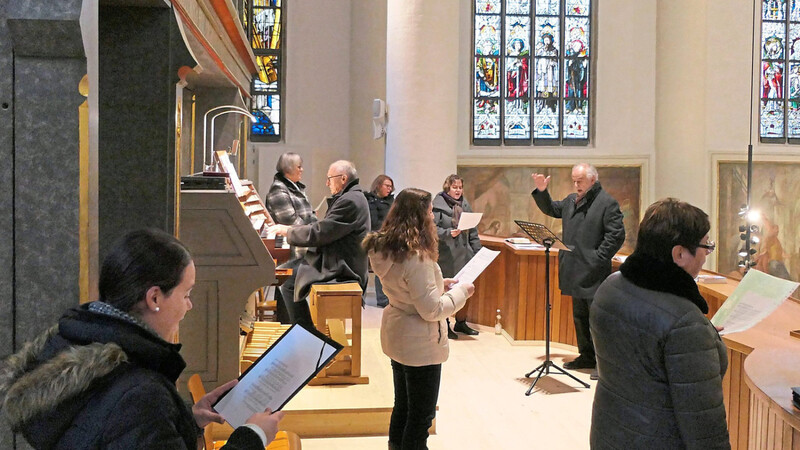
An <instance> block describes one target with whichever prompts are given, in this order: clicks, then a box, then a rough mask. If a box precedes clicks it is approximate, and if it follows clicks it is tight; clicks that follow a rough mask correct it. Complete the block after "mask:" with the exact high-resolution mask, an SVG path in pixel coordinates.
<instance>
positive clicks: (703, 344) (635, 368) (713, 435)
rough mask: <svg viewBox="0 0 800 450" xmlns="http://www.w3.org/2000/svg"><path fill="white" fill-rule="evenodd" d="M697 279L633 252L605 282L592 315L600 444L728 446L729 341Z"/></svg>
mask: <svg viewBox="0 0 800 450" xmlns="http://www.w3.org/2000/svg"><path fill="white" fill-rule="evenodd" d="M706 312H708V306H707V304H706V302H705V300H704V299H703V297H702V296H701V295H700V292H699V291H698V289H697V285H696V284H695V282H694V280H693V279H692V277H691V276H690V275H689V274H688V273H686V272H685V271H684V270H683V269H681V268H680V267H678V266H677V265H675V264H673V263H663V262H659V261H657V260H655V259H652V258H647V257H641V256H637V255H636V254H634V255H631V256H630V257H629V258H628V259H627V260H626V261H625V264H623V265H622V267H621V268H620V272H617V273H615V274H613V275H611V276H610V277H608V279H607V280H606V281H605V282H604V283H603V284H602V285H601V286H600V288H599V289H598V290H597V293H596V295H595V297H594V301H593V302H592V307H591V312H590V314H589V321H590V323H591V330H592V336H593V338H594V346H595V351H596V354H597V369H598V372H599V381H598V384H597V392H596V393H595V397H594V406H593V408H592V427H591V434H590V442H591V447H592V448H593V449H627V448H644V449H679V448H686V449H729V448H730V443H729V437H728V428H727V424H726V421H725V405H724V404H723V395H722V377H723V376H724V374H725V370H726V369H727V366H728V360H727V353H726V348H725V344H724V343H723V342H722V340H721V339H720V337H719V334H718V333H717V331H716V330H715V329H714V326H713V325H712V324H711V323H710V322H709V320H708V319H707V318H706V317H705V316H704V315H703V314H704V313H706Z"/></svg>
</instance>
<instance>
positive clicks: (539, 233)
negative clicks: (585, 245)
mask: <svg viewBox="0 0 800 450" xmlns="http://www.w3.org/2000/svg"><path fill="white" fill-rule="evenodd" d="M514 223H516V224H517V225H519V227H520V228H522V231H524V232H525V234H527V235H528V236H530V237H531V239H533V240H534V241H536V243H538V244H541V245H544V246H545V247H550V248H557V249H559V250H562V251H566V252H569V251H572V250H570V248H569V247H567V244H565V243H564V242H563V241H562V240H561V239H559V238H558V236H556V235H555V234H553V232H552V231H550V229H548V228H547V227H546V226H544V225H542V224H540V223H533V222H525V221H524V220H515V221H514Z"/></svg>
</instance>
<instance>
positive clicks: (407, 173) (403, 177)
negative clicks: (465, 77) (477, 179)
mask: <svg viewBox="0 0 800 450" xmlns="http://www.w3.org/2000/svg"><path fill="white" fill-rule="evenodd" d="M458 9H459V2H458V1H457V0H437V1H426V0H388V8H387V14H386V16H387V38H386V103H387V105H388V116H389V119H388V123H387V127H386V129H387V131H386V173H387V174H388V175H390V176H391V177H392V178H393V179H394V182H395V186H396V187H397V188H398V189H400V188H405V187H418V188H422V189H425V190H428V191H430V192H431V193H433V194H436V193H437V192H439V191H441V189H442V182H443V181H444V179H445V177H447V175H449V174H451V173H455V171H456V163H457V158H456V145H457V133H458V129H457V118H458V79H459V77H458V59H459V58H458V56H459V55H458V52H459V42H458V36H459V23H458V17H459V14H458Z"/></svg>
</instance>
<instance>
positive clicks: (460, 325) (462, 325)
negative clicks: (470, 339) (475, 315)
mask: <svg viewBox="0 0 800 450" xmlns="http://www.w3.org/2000/svg"><path fill="white" fill-rule="evenodd" d="M453 331H458V332H459V333H464V334H466V335H468V336H475V335H477V334H478V331H477V330H473V329H472V328H470V327H469V325H467V321H466V320H456V325H455V326H454V327H453Z"/></svg>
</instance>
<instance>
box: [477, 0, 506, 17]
mask: <svg viewBox="0 0 800 450" xmlns="http://www.w3.org/2000/svg"><path fill="white" fill-rule="evenodd" d="M475 12H476V13H477V14H500V0H475Z"/></svg>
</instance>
